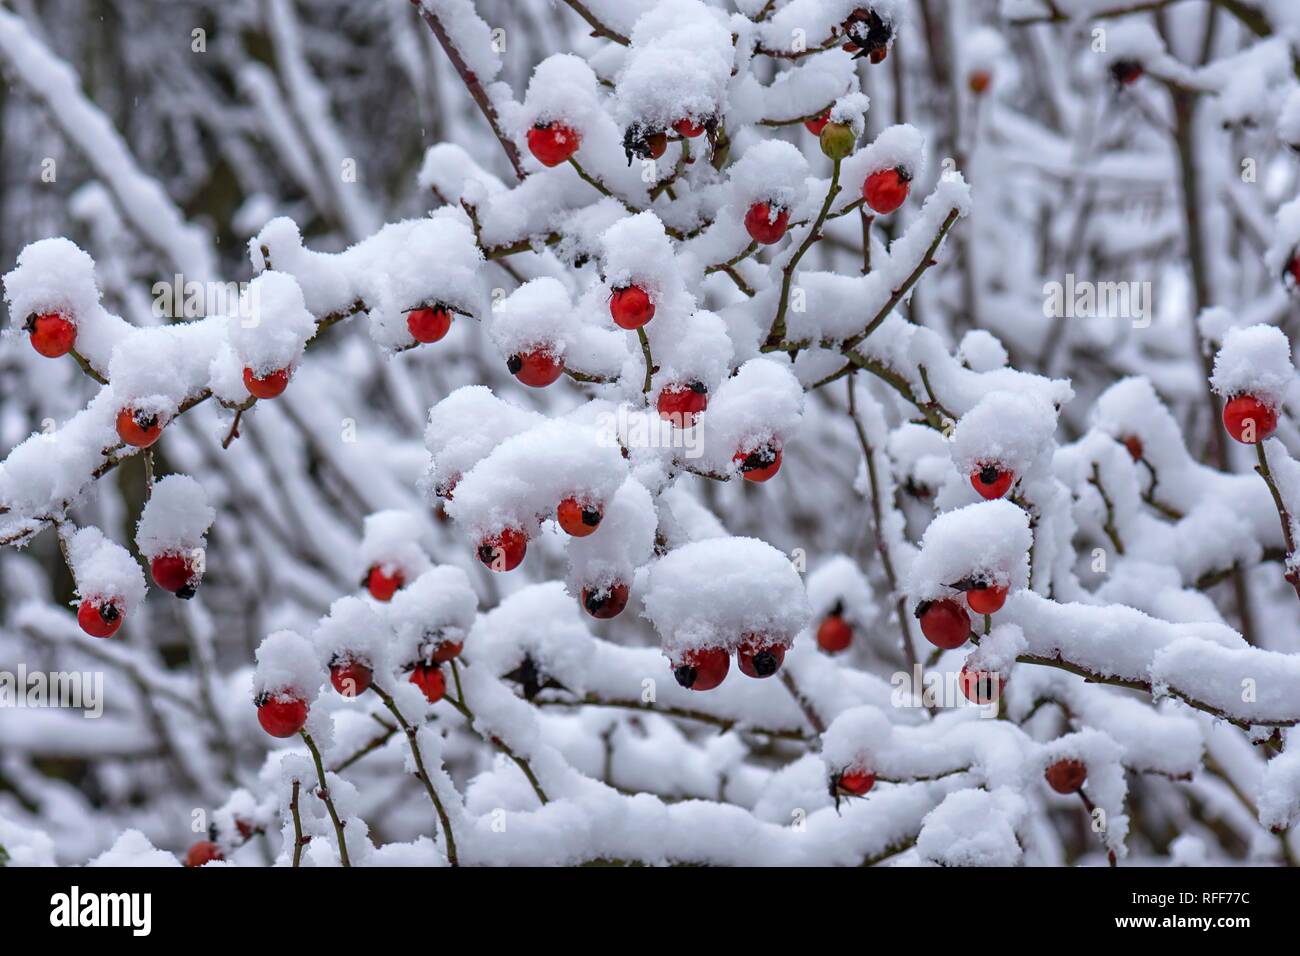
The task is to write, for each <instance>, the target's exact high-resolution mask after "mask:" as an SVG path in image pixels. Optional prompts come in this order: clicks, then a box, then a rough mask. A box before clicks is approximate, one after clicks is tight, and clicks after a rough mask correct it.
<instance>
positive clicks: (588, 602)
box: [582, 583, 629, 621]
mask: <svg viewBox="0 0 1300 956" xmlns="http://www.w3.org/2000/svg"><path fill="white" fill-rule="evenodd" d="M628 593H629V592H628V586H627V585H626V584H621V583H619V584H611V585H609V586H608V587H602V588H583V589H582V609H583V610H584V611H586V612H587V613H588V614H590V615H591V616H592V617H594V618H596V619H597V620H599V621H607V620H609V619H610V618H611V617H618V616H619V615H620V614H622V613H623V609H624V608H625V607H627V599H628Z"/></svg>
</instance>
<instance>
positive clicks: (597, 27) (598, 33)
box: [564, 0, 632, 46]
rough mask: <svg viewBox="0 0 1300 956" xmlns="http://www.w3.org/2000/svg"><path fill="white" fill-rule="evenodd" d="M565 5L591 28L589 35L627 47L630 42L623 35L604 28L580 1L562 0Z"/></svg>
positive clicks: (607, 27) (609, 28)
mask: <svg viewBox="0 0 1300 956" xmlns="http://www.w3.org/2000/svg"><path fill="white" fill-rule="evenodd" d="M564 2H565V3H567V4H568V5H569V7H570V8H571V9H572V10H573V12H574V13H576V14H577V15H578V16H580V17H582V19H584V20H586V21H587V25H588V26H590V27H591V35H592V36H594V37H604V38H605V39H606V40H613V41H614V42H615V43H617V44H618V45H619V46H629V45H630V44H631V43H632V41H631V40H629V39H628V38H627V37H625V36H623V34H621V33H619V32H618V31H617V30H615V29H614V28H613V27H609V26H606V25H605V24H603V23H601V22H600V21H599V20H597V19H596V15H595V14H594V13H592V12H591V11H590V10H588V9H587V5H586V4H585V3H583V2H582V0H564Z"/></svg>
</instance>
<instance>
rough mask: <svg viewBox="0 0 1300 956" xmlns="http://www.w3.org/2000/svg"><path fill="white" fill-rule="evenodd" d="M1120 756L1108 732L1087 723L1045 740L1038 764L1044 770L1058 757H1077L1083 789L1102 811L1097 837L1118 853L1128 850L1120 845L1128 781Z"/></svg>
mask: <svg viewBox="0 0 1300 956" xmlns="http://www.w3.org/2000/svg"><path fill="white" fill-rule="evenodd" d="M1122 757H1123V751H1122V750H1121V748H1120V746H1119V744H1117V743H1116V742H1115V740H1114V739H1113V738H1112V737H1111V736H1110V735H1109V734H1106V733H1103V732H1102V731H1100V730H1096V729H1093V728H1091V727H1088V728H1085V729H1083V730H1080V731H1078V732H1076V733H1072V734H1066V735H1065V736H1063V737H1057V738H1056V739H1055V740H1053V741H1052V742H1051V743H1048V744H1045V745H1044V746H1043V750H1042V758H1041V764H1040V765H1041V766H1042V768H1043V770H1044V771H1046V769H1047V768H1048V767H1049V766H1051V765H1052V764H1054V763H1056V762H1057V761H1058V760H1078V761H1079V762H1080V763H1082V764H1083V765H1084V766H1085V767H1086V768H1087V770H1088V779H1087V782H1086V783H1085V784H1084V790H1085V791H1086V793H1087V794H1088V797H1089V799H1091V800H1092V802H1093V804H1095V805H1096V806H1097V807H1098V808H1100V809H1101V810H1104V811H1105V813H1106V826H1105V828H1104V829H1103V830H1102V831H1101V833H1100V838H1101V840H1102V842H1103V843H1104V844H1105V845H1106V847H1107V849H1110V850H1113V851H1114V852H1115V855H1116V856H1118V857H1124V856H1125V855H1126V854H1127V853H1128V850H1127V848H1126V847H1125V845H1124V839H1125V837H1127V836H1128V815H1127V814H1126V813H1125V812H1124V799H1125V797H1126V795H1127V793H1128V784H1127V782H1126V779H1125V773H1124V767H1123V765H1122V764H1121V763H1120V760H1121V758H1122Z"/></svg>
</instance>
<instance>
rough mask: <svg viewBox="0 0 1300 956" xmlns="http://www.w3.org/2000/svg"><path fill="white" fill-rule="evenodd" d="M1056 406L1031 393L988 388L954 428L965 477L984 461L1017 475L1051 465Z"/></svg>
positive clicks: (959, 464) (954, 451)
mask: <svg viewBox="0 0 1300 956" xmlns="http://www.w3.org/2000/svg"><path fill="white" fill-rule="evenodd" d="M1056 414H1057V413H1056V409H1055V408H1054V407H1053V406H1052V405H1051V404H1050V403H1048V402H1047V401H1046V400H1044V399H1042V398H1039V397H1038V396H1037V395H1036V394H1033V393H1032V392H1002V391H998V392H989V393H988V394H987V395H985V396H984V397H983V398H982V399H980V400H979V402H978V403H976V405H975V407H974V408H972V409H971V410H970V411H968V412H966V414H964V415H962V416H961V418H960V419H959V420H958V421H957V424H956V426H955V427H954V428H953V430H952V449H951V450H952V461H953V464H954V465H956V466H957V471H958V473H959V474H960V475H961V477H962V480H963V481H964V480H965V478H966V476H967V475H969V474H970V473H971V472H972V471H976V470H978V469H979V467H981V466H983V465H989V464H991V465H995V466H996V467H998V468H999V469H1001V470H1003V471H1011V472H1014V473H1015V474H1016V475H1017V476H1023V475H1025V474H1028V473H1029V472H1030V470H1031V469H1032V468H1033V467H1034V466H1035V464H1038V463H1042V464H1043V465H1044V466H1045V465H1047V464H1050V460H1051V453H1052V436H1053V435H1054V434H1055V433H1056Z"/></svg>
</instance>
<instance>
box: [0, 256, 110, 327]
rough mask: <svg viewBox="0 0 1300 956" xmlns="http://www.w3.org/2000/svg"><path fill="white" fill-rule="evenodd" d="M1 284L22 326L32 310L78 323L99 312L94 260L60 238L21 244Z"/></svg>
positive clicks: (13, 319) (14, 319)
mask: <svg viewBox="0 0 1300 956" xmlns="http://www.w3.org/2000/svg"><path fill="white" fill-rule="evenodd" d="M4 287H5V302H7V303H8V305H9V317H10V321H11V322H13V323H14V324H15V325H22V324H23V323H24V322H25V321H26V319H27V316H29V315H31V314H33V313H35V314H37V315H42V314H45V313H49V312H57V313H59V314H60V315H62V316H64V318H66V319H68V320H69V321H70V322H73V323H76V324H78V325H79V324H80V323H81V322H84V321H85V320H86V319H87V318H89V317H91V316H92V315H95V314H97V313H98V312H99V311H100V308H99V295H100V293H99V286H98V285H97V284H96V282H95V260H93V259H92V258H90V256H89V255H88V254H87V253H85V252H84V251H82V249H81V248H80V247H79V246H77V244H76V243H74V242H72V241H71V240H68V239H64V238H62V237H59V238H54V239H40V240H38V241H36V242H33V243H30V244H28V245H26V246H24V247H23V251H22V252H20V253H18V262H17V264H16V265H15V266H14V268H13V269H12V270H11V271H10V272H7V273H5V276H4ZM80 331H81V330H80V328H79V329H78V332H80Z"/></svg>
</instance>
